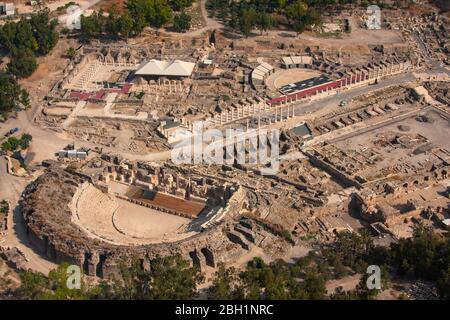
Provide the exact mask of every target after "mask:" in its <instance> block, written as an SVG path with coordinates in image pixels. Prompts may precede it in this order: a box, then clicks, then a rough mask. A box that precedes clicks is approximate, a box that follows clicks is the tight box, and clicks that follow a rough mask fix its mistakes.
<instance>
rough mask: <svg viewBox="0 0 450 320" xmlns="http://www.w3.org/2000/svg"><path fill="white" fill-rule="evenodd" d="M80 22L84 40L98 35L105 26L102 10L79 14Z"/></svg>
mask: <svg viewBox="0 0 450 320" xmlns="http://www.w3.org/2000/svg"><path fill="white" fill-rule="evenodd" d="M80 23H81V36H82V38H83V40H84V41H90V40H92V39H95V38H98V37H100V36H101V34H102V32H103V28H104V26H105V17H104V16H103V11H101V10H100V11H99V12H94V13H93V14H91V15H90V16H84V15H81V20H80Z"/></svg>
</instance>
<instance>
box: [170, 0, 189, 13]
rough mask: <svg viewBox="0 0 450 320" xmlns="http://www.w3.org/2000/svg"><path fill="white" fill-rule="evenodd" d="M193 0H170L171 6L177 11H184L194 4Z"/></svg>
mask: <svg viewBox="0 0 450 320" xmlns="http://www.w3.org/2000/svg"><path fill="white" fill-rule="evenodd" d="M192 2H193V0H169V5H170V7H171V8H172V9H173V10H175V11H182V10H183V9H186V8H189V7H190V6H191V5H192Z"/></svg>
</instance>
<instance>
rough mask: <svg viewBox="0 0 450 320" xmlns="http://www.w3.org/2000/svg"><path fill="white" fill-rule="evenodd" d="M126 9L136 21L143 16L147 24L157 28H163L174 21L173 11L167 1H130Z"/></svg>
mask: <svg viewBox="0 0 450 320" xmlns="http://www.w3.org/2000/svg"><path fill="white" fill-rule="evenodd" d="M126 7H127V9H128V12H129V13H130V15H131V16H132V17H133V19H134V20H135V21H138V20H139V19H142V18H141V16H143V17H144V19H145V21H146V22H147V24H150V25H151V26H153V27H156V28H161V27H162V26H163V25H164V24H166V23H167V22H169V21H170V20H171V19H172V9H171V8H170V6H169V5H168V4H167V1H166V0H128V1H127V3H126ZM141 22H142V21H140V23H141ZM140 23H139V26H141V24H140Z"/></svg>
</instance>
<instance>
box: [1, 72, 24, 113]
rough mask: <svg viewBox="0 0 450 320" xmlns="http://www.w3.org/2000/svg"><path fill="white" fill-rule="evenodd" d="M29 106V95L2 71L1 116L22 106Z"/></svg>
mask: <svg viewBox="0 0 450 320" xmlns="http://www.w3.org/2000/svg"><path fill="white" fill-rule="evenodd" d="M28 105H29V97H28V93H27V92H26V91H25V90H23V89H22V88H21V87H20V85H19V84H18V83H17V81H16V80H15V79H14V78H12V77H11V76H9V75H8V74H6V73H5V72H3V71H0V114H2V115H3V116H5V115H7V114H8V113H10V112H11V111H13V110H14V109H16V108H19V107H20V106H25V107H27V106H28Z"/></svg>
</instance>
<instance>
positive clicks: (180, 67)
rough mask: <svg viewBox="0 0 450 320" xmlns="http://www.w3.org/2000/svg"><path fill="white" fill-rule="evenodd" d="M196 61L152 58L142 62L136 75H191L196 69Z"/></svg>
mask: <svg viewBox="0 0 450 320" xmlns="http://www.w3.org/2000/svg"><path fill="white" fill-rule="evenodd" d="M194 67H195V63H193V62H186V61H180V60H175V61H161V60H154V59H153V60H150V61H149V62H144V63H143V64H141V65H140V66H139V67H138V69H137V71H136V72H135V74H136V75H138V76H139V75H140V76H174V77H189V76H190V75H191V74H192V71H193V70H194Z"/></svg>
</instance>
